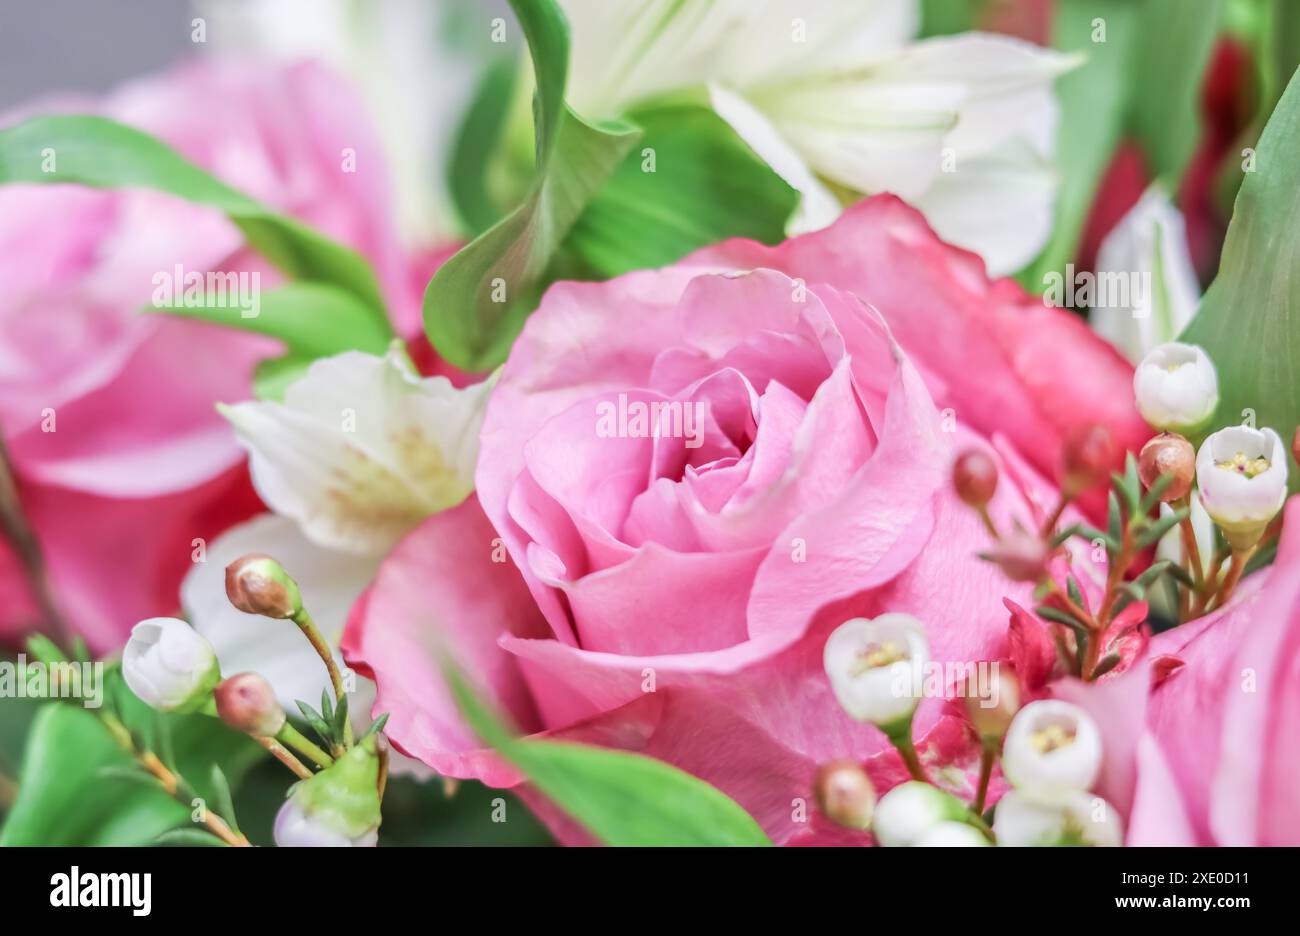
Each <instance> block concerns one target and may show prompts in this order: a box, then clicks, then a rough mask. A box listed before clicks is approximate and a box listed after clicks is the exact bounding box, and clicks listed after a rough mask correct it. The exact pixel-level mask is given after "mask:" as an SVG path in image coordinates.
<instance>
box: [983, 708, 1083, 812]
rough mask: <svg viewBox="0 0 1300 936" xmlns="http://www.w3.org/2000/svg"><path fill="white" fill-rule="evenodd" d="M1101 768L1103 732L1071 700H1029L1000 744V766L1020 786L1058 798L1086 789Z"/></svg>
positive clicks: (1039, 796)
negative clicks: (1002, 743) (1001, 744)
mask: <svg viewBox="0 0 1300 936" xmlns="http://www.w3.org/2000/svg"><path fill="white" fill-rule="evenodd" d="M1100 769H1101V732H1099V731H1098V730H1097V723H1096V722H1094V721H1093V720H1092V716H1091V715H1089V714H1088V713H1087V712H1085V711H1084V710H1083V709H1082V708H1080V707H1079V706H1077V705H1074V704H1072V703H1069V702H1061V701H1057V700H1054V699H1046V700H1041V701H1038V702H1030V703H1029V704H1028V705H1026V706H1025V707H1024V708H1022V709H1021V710H1020V712H1019V713H1018V714H1017V715H1016V717H1015V719H1013V720H1012V722H1011V727H1010V728H1009V729H1008V730H1007V738H1006V742H1005V743H1004V745H1003V748H1002V771H1003V773H1004V774H1006V778H1007V780H1008V781H1010V782H1011V785H1012V786H1014V787H1015V788H1016V789H1017V790H1019V791H1020V792H1021V793H1023V794H1024V795H1025V796H1027V797H1029V798H1030V799H1033V800H1037V801H1039V802H1058V801H1061V800H1063V799H1064V798H1065V797H1067V796H1068V795H1069V794H1071V793H1075V792H1079V791H1081V790H1087V789H1088V788H1089V787H1091V786H1092V783H1093V781H1094V780H1096V779H1097V772H1098V771H1099V770H1100Z"/></svg>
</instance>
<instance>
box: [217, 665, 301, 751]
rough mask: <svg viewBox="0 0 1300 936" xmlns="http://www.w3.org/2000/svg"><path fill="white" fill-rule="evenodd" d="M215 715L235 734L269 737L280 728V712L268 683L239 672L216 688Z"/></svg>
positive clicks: (262, 679) (282, 719)
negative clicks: (233, 730) (235, 731)
mask: <svg viewBox="0 0 1300 936" xmlns="http://www.w3.org/2000/svg"><path fill="white" fill-rule="evenodd" d="M215 695H216V699H217V714H218V715H220V716H221V720H222V721H223V722H225V723H226V724H227V725H229V726H230V727H231V728H234V729H236V730H237V731H242V732H244V733H245V734H250V735H257V736H258V737H264V738H273V737H275V736H276V735H277V734H278V733H279V732H280V729H281V728H283V727H284V722H285V714H284V709H282V708H281V707H280V703H279V702H278V701H277V700H276V698H275V690H274V689H273V688H271V684H270V683H269V682H267V681H266V680H265V679H264V678H263V677H262V676H260V675H259V674H257V673H239V674H237V675H235V676H231V677H230V678H229V679H224V680H222V681H221V683H220V684H219V685H218V686H217V688H216V692H215Z"/></svg>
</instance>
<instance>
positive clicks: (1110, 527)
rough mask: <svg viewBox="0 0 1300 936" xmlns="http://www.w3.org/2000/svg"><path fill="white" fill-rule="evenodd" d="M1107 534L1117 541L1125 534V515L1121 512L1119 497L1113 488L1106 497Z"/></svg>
mask: <svg viewBox="0 0 1300 936" xmlns="http://www.w3.org/2000/svg"><path fill="white" fill-rule="evenodd" d="M1106 534H1107V537H1108V538H1109V539H1111V540H1113V541H1114V542H1116V543H1119V542H1120V541H1121V539H1122V537H1123V536H1124V516H1123V514H1121V513H1120V509H1119V497H1117V496H1116V494H1115V491H1113V490H1112V491H1111V492H1110V493H1109V495H1108V496H1107V498H1106Z"/></svg>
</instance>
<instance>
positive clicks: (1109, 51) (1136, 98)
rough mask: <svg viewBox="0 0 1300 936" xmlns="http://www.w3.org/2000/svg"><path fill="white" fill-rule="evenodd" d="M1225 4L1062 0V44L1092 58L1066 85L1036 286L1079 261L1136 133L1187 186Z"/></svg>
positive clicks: (1153, 159)
mask: <svg viewBox="0 0 1300 936" xmlns="http://www.w3.org/2000/svg"><path fill="white" fill-rule="evenodd" d="M1220 11H1221V0H1204V2H1197V3H1189V2H1187V0H1057V3H1056V7H1055V16H1054V22H1053V29H1052V40H1053V45H1054V46H1055V47H1056V48H1058V49H1061V50H1065V51H1071V52H1082V53H1084V54H1085V55H1086V56H1087V61H1086V62H1085V63H1084V65H1083V67H1081V68H1077V69H1075V70H1074V71H1072V72H1070V73H1068V74H1066V75H1063V76H1062V77H1061V78H1060V79H1059V80H1058V81H1057V83H1056V95H1057V99H1058V101H1059V102H1060V105H1061V121H1060V126H1059V130H1058V133H1057V146H1056V157H1057V163H1058V169H1059V175H1060V179H1061V187H1060V190H1059V192H1058V195H1057V203H1056V221H1055V224H1054V225H1053V229H1052V236H1051V238H1050V239H1049V241H1048V244H1047V246H1046V247H1045V248H1044V250H1043V253H1042V254H1041V255H1040V256H1039V258H1038V259H1037V260H1036V261H1035V262H1034V264H1033V266H1032V267H1030V269H1029V270H1027V271H1026V272H1025V273H1024V274H1022V276H1021V277H1020V281H1021V283H1022V284H1023V285H1024V286H1025V287H1026V288H1027V289H1030V290H1039V289H1041V288H1042V284H1043V282H1044V277H1045V276H1047V274H1049V273H1053V272H1059V271H1061V270H1063V269H1064V268H1065V265H1066V264H1067V263H1068V262H1070V261H1072V260H1074V259H1075V256H1076V253H1077V250H1078V246H1079V239H1080V237H1081V235H1082V233H1083V227H1084V224H1085V222H1086V221H1087V218H1088V214H1089V212H1090V211H1091V209H1092V205H1093V201H1094V196H1095V194H1096V191H1097V187H1098V185H1099V184H1100V182H1101V178H1102V174H1103V173H1104V172H1105V170H1106V167H1107V166H1108V165H1109V164H1110V160H1111V158H1112V157H1113V155H1114V153H1115V150H1116V148H1117V146H1118V145H1119V143H1120V140H1121V138H1123V137H1124V136H1125V135H1126V134H1127V135H1128V136H1130V137H1131V138H1132V139H1133V140H1134V141H1135V142H1136V143H1137V144H1138V145H1139V147H1140V148H1141V149H1142V151H1143V156H1144V159H1145V162H1146V166H1147V168H1148V169H1149V170H1151V171H1152V173H1153V174H1154V175H1156V176H1158V177H1159V178H1161V179H1164V180H1165V181H1166V182H1167V183H1169V187H1170V188H1171V189H1173V188H1176V187H1177V183H1178V181H1179V179H1180V177H1181V175H1182V172H1183V169H1184V168H1185V166H1186V164H1187V161H1188V159H1189V157H1190V156H1191V153H1192V150H1193V148H1194V146H1195V144H1196V141H1197V140H1198V139H1199V134H1200V124H1199V111H1198V103H1199V96H1200V89H1201V77H1202V75H1203V74H1204V72H1205V67H1206V64H1207V63H1208V61H1209V55H1210V52H1211V50H1212V48H1213V43H1214V38H1215V36H1216V35H1217V32H1218V28H1219V24H1220ZM1102 30H1104V41H1099V40H1100V39H1101V38H1102V35H1103V33H1102Z"/></svg>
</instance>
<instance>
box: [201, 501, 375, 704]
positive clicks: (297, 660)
mask: <svg viewBox="0 0 1300 936" xmlns="http://www.w3.org/2000/svg"><path fill="white" fill-rule="evenodd" d="M254 552H260V553H266V554H268V555H270V556H274V557H275V559H276V560H278V561H279V562H280V564H281V565H282V566H284V568H285V571H286V572H288V573H289V574H290V575H291V576H293V578H294V579H295V580H296V581H297V583H298V587H299V589H300V590H301V592H302V595H303V602H304V603H305V604H306V606H307V610H308V611H310V612H311V616H312V619H313V620H314V621H315V622H316V626H317V627H318V628H319V629H320V631H321V633H322V634H323V635H324V637H325V639H326V640H327V641H329V642H330V644H331V645H332V646H335V647H337V645H338V640H339V637H340V636H341V635H342V633H343V625H344V624H345V623H346V622H347V616H348V612H349V611H350V610H351V608H352V605H353V604H354V603H355V602H356V600H357V598H358V597H360V595H361V593H362V592H363V591H365V589H366V587H367V586H368V585H369V584H370V582H371V581H372V580H373V579H374V577H375V573H376V572H377V571H378V568H379V559H378V558H376V557H369V556H350V555H347V554H345V553H340V552H336V551H333V550H328V549H324V548H322V547H320V546H317V545H315V544H314V543H312V542H311V541H309V540H308V539H307V538H306V537H304V536H303V535H302V532H301V531H300V530H299V529H298V525H297V524H296V523H294V522H293V521H292V520H289V519H288V518H285V517H277V516H275V515H273V514H263V515H261V516H259V517H254V518H253V519H252V520H249V521H248V522H246V523H243V524H240V525H239V526H237V527H234V528H232V529H230V530H228V531H227V532H226V533H224V534H222V535H221V536H220V537H218V538H217V539H215V540H213V541H212V542H211V543H210V544H208V547H207V561H206V562H200V563H195V564H194V568H193V569H191V570H190V572H189V574H187V575H186V576H185V580H184V582H182V584H181V604H182V605H183V607H184V608H185V613H186V614H187V615H188V616H189V619H190V621H191V622H192V623H193V625H194V629H195V630H197V631H198V632H199V633H200V634H202V635H203V636H204V637H206V638H207V639H208V641H209V642H210V643H211V644H212V646H213V648H214V649H215V650H216V653H217V659H218V660H220V662H221V668H222V671H223V672H224V673H226V674H227V675H232V676H233V675H234V674H235V673H242V672H248V671H251V672H257V673H261V674H262V675H263V676H265V677H266V679H267V680H268V681H269V682H270V683H271V685H272V686H273V687H274V688H275V693H276V698H278V699H279V700H280V704H282V705H283V706H285V708H286V709H287V710H288V711H289V712H291V713H293V712H297V711H298V708H297V706H296V705H295V704H294V703H295V700H296V699H303V700H305V701H307V702H308V703H310V704H312V705H315V704H316V700H317V699H319V698H320V695H321V690H323V689H325V688H326V687H327V686H328V685H329V677H328V674H327V673H326V670H325V665H324V663H322V662H321V660H320V657H318V656H317V655H316V651H315V650H313V649H312V648H311V645H310V644H309V643H307V640H306V638H305V637H303V635H302V633H301V632H300V631H299V630H298V628H297V627H296V626H295V625H294V624H293V622H292V621H278V620H271V619H270V618H265V617H261V616H259V615H255V614H245V613H244V612H242V611H236V610H235V609H234V607H232V606H231V604H230V602H229V601H228V600H227V599H226V580H225V568H226V566H227V565H228V564H229V563H231V562H233V561H234V560H235V559H238V558H239V557H240V556H243V555H246V554H248V553H254ZM334 656H335V659H336V661H338V663H339V665H340V667H341V666H342V665H343V662H342V658H341V657H340V656H339V655H338V653H337V651H336V652H335V654H334ZM362 682H363V680H360V679H358V697H354V698H353V699H352V700H351V704H350V705H349V709H350V711H352V713H353V714H354V715H357V714H360V715H363V716H364V715H365V714H366V713H368V712H369V705H368V704H367V701H366V699H364V698H361V697H359V694H360V692H361V688H362V687H361V683H362Z"/></svg>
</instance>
